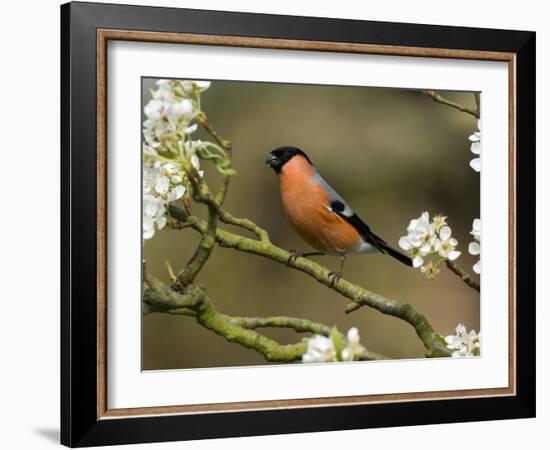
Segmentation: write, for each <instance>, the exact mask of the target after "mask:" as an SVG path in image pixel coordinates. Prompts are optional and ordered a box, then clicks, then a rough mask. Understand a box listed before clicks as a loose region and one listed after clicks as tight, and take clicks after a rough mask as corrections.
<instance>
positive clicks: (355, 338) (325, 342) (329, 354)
mask: <svg viewBox="0 0 550 450" xmlns="http://www.w3.org/2000/svg"><path fill="white" fill-rule="evenodd" d="M335 339H338V340H339V338H336V337H335ZM339 345H340V346H341V345H342V344H339ZM336 347H337V345H336V344H335V342H334V341H333V338H332V336H328V337H327V336H322V335H320V334H315V335H313V336H312V337H310V338H308V339H307V350H306V352H305V353H304V354H303V355H302V362H304V363H319V362H336V361H338V360H339V359H338V358H339V355H338V352H337V350H336ZM364 350H365V347H363V346H362V345H361V343H360V342H359V331H358V330H357V328H355V327H352V328H350V329H349V330H348V332H347V335H346V339H345V340H344V347H343V348H342V354H341V360H342V361H354V360H356V359H357V357H358V356H359V354H360V353H362V352H363V351H364Z"/></svg>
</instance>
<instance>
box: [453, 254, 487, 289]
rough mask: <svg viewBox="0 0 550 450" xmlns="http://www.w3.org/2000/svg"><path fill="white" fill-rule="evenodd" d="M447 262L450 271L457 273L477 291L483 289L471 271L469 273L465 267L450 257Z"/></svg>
mask: <svg viewBox="0 0 550 450" xmlns="http://www.w3.org/2000/svg"><path fill="white" fill-rule="evenodd" d="M445 262H446V264H447V267H448V268H449V269H450V271H451V272H453V273H454V274H455V275H457V276H458V277H459V278H460V279H461V280H462V281H464V283H466V284H467V285H468V286H470V287H471V288H472V289H475V290H476V291H477V292H480V291H481V287H480V285H479V283H478V282H477V281H476V280H475V279H474V278H473V277H472V276H471V275H470V274H469V273H467V272H466V271H465V270H464V269H462V268H460V267H459V266H457V265H456V263H454V262H452V261H449V260H448V259H447V260H446V261H445Z"/></svg>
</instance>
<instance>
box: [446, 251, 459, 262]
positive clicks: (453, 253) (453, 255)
mask: <svg viewBox="0 0 550 450" xmlns="http://www.w3.org/2000/svg"><path fill="white" fill-rule="evenodd" d="M460 255H461V252H459V251H457V250H452V251H451V252H450V253H449V256H448V257H447V259H450V260H451V261H454V260H455V259H456V258H458V257H459V256H460Z"/></svg>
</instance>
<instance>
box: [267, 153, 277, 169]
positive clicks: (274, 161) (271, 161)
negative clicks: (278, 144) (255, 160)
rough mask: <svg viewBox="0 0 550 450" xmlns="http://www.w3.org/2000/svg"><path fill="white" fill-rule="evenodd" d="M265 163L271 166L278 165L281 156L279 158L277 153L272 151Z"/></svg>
mask: <svg viewBox="0 0 550 450" xmlns="http://www.w3.org/2000/svg"><path fill="white" fill-rule="evenodd" d="M265 163H266V164H267V165H268V166H269V167H276V166H277V165H278V164H279V158H277V157H276V156H275V155H273V154H272V153H270V154H269V155H267V158H266V159H265Z"/></svg>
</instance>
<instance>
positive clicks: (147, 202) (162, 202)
mask: <svg viewBox="0 0 550 450" xmlns="http://www.w3.org/2000/svg"><path fill="white" fill-rule="evenodd" d="M177 174H178V169H177V167H176V166H175V165H174V164H171V163H167V164H161V163H160V161H155V162H153V163H151V161H150V160H148V162H147V163H144V167H143V239H144V240H146V239H151V238H152V237H153V236H154V235H155V231H156V230H162V229H163V228H164V226H165V225H166V221H167V219H166V213H167V210H168V203H169V202H173V201H176V200H178V199H180V198H181V197H183V195H184V194H185V187H184V186H183V185H181V184H178V183H173V181H172V180H174V179H176V180H181V175H177ZM180 183H181V181H180Z"/></svg>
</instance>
